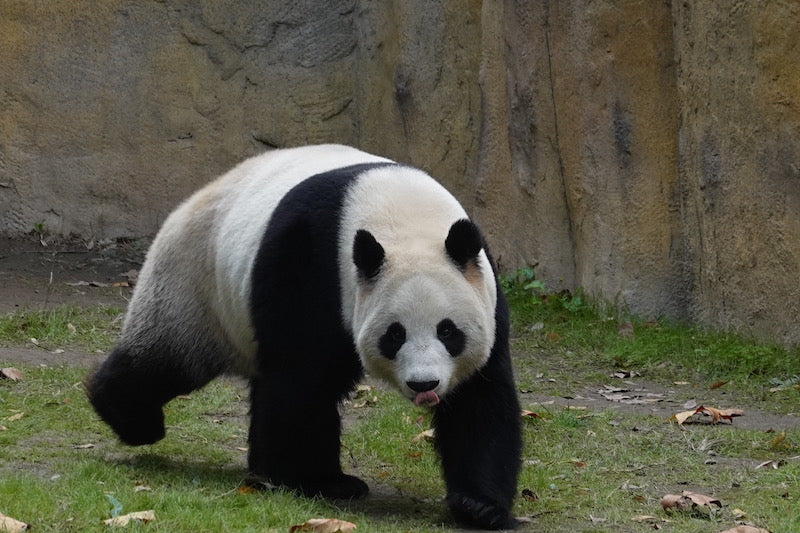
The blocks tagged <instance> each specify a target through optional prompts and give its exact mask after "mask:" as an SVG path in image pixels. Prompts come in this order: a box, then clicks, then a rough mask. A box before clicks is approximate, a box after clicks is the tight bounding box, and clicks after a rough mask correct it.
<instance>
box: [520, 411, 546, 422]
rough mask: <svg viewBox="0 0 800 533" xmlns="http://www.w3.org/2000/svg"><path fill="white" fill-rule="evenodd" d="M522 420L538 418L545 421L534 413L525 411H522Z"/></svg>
mask: <svg viewBox="0 0 800 533" xmlns="http://www.w3.org/2000/svg"><path fill="white" fill-rule="evenodd" d="M521 414H522V418H538V419H539V420H547V419H546V418H545V417H543V416H542V415H540V414H539V413H536V412H534V411H528V410H527V409H523V410H522V413H521Z"/></svg>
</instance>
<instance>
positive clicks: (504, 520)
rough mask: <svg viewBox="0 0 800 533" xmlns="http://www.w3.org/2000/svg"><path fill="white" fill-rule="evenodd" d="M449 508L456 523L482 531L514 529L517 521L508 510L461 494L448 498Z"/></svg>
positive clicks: (449, 495)
mask: <svg viewBox="0 0 800 533" xmlns="http://www.w3.org/2000/svg"><path fill="white" fill-rule="evenodd" d="M446 501H447V506H448V507H449V508H450V512H451V513H453V517H454V518H455V519H456V521H458V522H460V523H462V524H468V525H470V526H476V527H479V528H481V529H495V530H496V529H514V528H515V527H517V525H518V522H517V520H516V519H515V518H514V517H512V516H511V514H510V513H509V512H508V509H506V508H505V507H501V506H499V505H496V504H494V503H491V502H487V501H480V500H476V499H475V498H472V497H470V496H467V495H466V494H461V493H458V492H451V493H450V494H448V495H447V498H446Z"/></svg>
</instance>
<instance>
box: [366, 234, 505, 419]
mask: <svg viewBox="0 0 800 533" xmlns="http://www.w3.org/2000/svg"><path fill="white" fill-rule="evenodd" d="M409 248H411V249H409ZM353 263H354V264H355V267H356V270H357V276H358V281H357V285H358V287H357V291H356V302H355V313H354V320H353V329H354V331H353V333H354V337H355V341H356V347H357V350H358V353H359V356H360V357H361V361H362V364H363V365H364V367H365V369H366V370H367V371H368V372H369V373H370V374H372V375H374V376H376V377H379V378H381V379H383V380H385V381H387V382H389V383H391V384H393V385H394V386H395V387H397V389H398V390H400V392H401V393H402V394H403V395H405V396H406V397H408V398H409V399H411V400H412V401H414V403H416V404H418V405H419V404H429V405H432V404H436V403H438V402H439V399H440V397H444V396H446V395H447V394H448V393H449V392H450V391H452V390H453V389H454V388H455V387H457V386H458V384H459V383H460V382H462V381H464V380H465V379H467V378H468V377H469V376H471V375H472V374H473V373H475V372H476V371H478V369H480V368H481V367H482V366H483V365H484V364H485V363H486V361H487V360H488V359H489V354H490V351H491V349H492V346H493V344H494V335H495V323H494V311H495V306H496V302H497V294H496V292H495V291H496V288H495V284H494V275H493V273H492V270H491V265H490V264H489V260H488V258H487V256H486V253H485V252H484V251H483V239H482V238H481V235H480V233H479V232H478V229H477V228H476V227H475V225H474V224H473V223H472V222H470V221H469V220H466V219H462V220H459V221H457V222H455V223H454V224H452V226H451V227H450V229H449V232H447V234H446V235H442V237H441V239H439V240H438V242H436V243H430V242H427V241H423V242H422V243H416V245H410V244H409V243H408V242H405V243H403V244H402V245H396V246H394V249H392V246H391V242H389V243H387V246H386V247H384V246H383V245H382V244H381V243H380V242H378V240H377V239H376V238H375V237H374V236H373V234H372V233H370V232H369V231H367V230H363V229H362V230H358V232H357V233H356V235H355V239H354V241H353Z"/></svg>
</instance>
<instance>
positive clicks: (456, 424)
mask: <svg viewBox="0 0 800 533" xmlns="http://www.w3.org/2000/svg"><path fill="white" fill-rule="evenodd" d="M504 331H505V330H504V328H503V327H502V324H501V327H499V328H498V334H499V335H498V340H497V343H496V344H495V349H494V350H493V351H492V355H491V357H490V359H489V362H488V363H487V364H486V366H484V367H483V368H482V369H481V370H480V371H479V372H477V373H476V374H474V375H473V376H472V377H471V378H470V379H469V380H467V381H466V382H464V383H462V384H461V385H459V386H458V388H457V389H456V390H454V391H453V392H452V393H451V394H449V395H447V396H446V397H445V398H444V399H443V400H442V402H441V403H440V404H439V405H438V406H437V407H436V411H435V413H434V419H433V422H434V427H435V430H436V438H435V442H436V448H437V450H438V452H439V455H440V456H441V459H442V469H443V471H444V479H445V484H446V485H447V499H446V501H447V505H448V507H449V508H450V511H451V513H452V514H453V516H454V517H455V519H456V520H457V521H458V522H461V523H465V524H468V525H470V526H473V527H474V526H477V527H480V528H482V529H512V528H514V527H515V526H516V525H517V521H516V519H514V517H513V516H512V515H511V506H512V503H513V500H514V496H515V494H516V489H517V476H518V474H519V468H520V457H521V453H522V437H521V429H520V414H519V413H520V408H519V401H518V400H517V394H516V387H515V385H514V380H513V374H512V371H511V361H510V357H509V354H508V348H507V346H508V344H507V343H508V341H507V337H505V335H504Z"/></svg>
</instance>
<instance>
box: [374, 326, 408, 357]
mask: <svg viewBox="0 0 800 533" xmlns="http://www.w3.org/2000/svg"><path fill="white" fill-rule="evenodd" d="M405 342H406V328H404V327H403V325H402V324H400V323H399V322H392V323H391V324H389V327H388V328H386V332H385V333H384V334H383V335H381V338H380V340H379V341H378V349H379V350H380V351H381V355H383V356H384V357H385V358H386V359H394V358H395V357H397V352H399V351H400V348H401V347H402V346H403V344H405Z"/></svg>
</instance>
